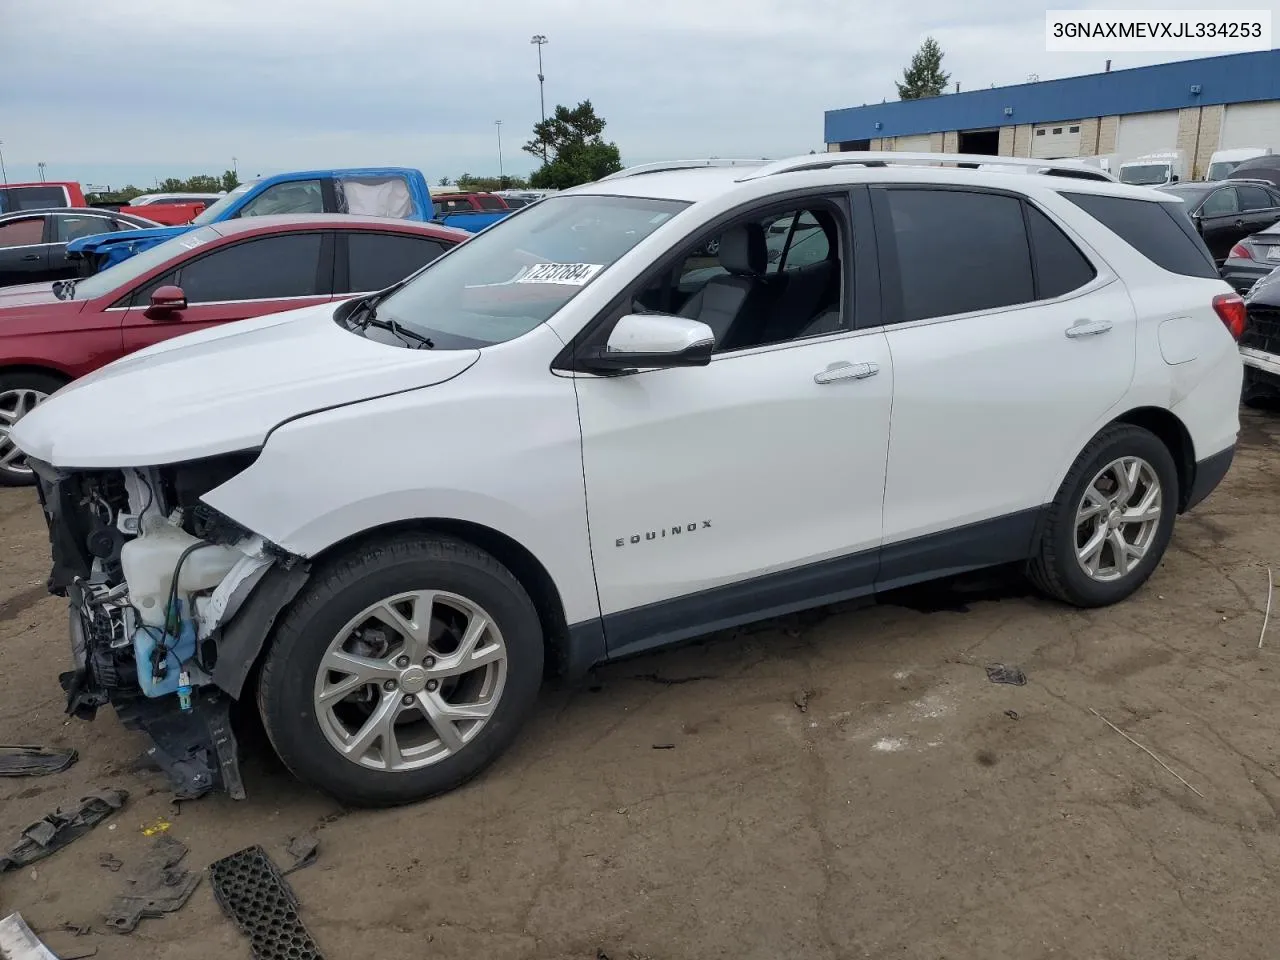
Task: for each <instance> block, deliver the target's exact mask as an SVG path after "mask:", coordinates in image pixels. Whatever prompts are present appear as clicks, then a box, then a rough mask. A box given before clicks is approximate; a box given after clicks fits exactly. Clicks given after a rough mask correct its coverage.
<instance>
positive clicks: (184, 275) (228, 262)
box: [123, 230, 333, 352]
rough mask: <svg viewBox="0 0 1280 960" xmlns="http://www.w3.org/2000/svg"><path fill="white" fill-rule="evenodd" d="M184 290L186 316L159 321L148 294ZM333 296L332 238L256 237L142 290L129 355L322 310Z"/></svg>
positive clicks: (133, 311)
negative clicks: (179, 339) (224, 327)
mask: <svg viewBox="0 0 1280 960" xmlns="http://www.w3.org/2000/svg"><path fill="white" fill-rule="evenodd" d="M162 286H177V287H181V288H182V291H183V293H185V294H186V297H187V308H186V309H185V310H177V311H171V312H166V313H163V314H155V313H153V312H152V311H150V310H149V309H148V308H149V305H150V301H151V293H152V291H154V290H155V289H156V288H158V287H162ZM332 290H333V235H332V234H330V233H327V232H322V231H319V230H312V231H306V232H299V233H281V234H272V235H270V236H266V237H254V238H250V239H246V240H242V241H240V242H239V243H233V244H229V245H227V246H223V247H219V248H218V249H216V250H213V251H211V252H209V253H207V254H204V255H203V256H193V257H192V258H191V259H189V260H187V261H185V262H183V263H182V264H181V265H179V266H178V267H176V268H175V269H173V270H170V271H168V272H167V273H165V274H164V275H163V276H160V277H156V278H155V279H154V280H152V281H150V282H149V283H147V284H146V285H145V286H143V287H141V288H139V289H137V290H135V291H134V293H133V294H132V296H131V298H130V301H129V310H128V311H127V312H126V314H125V318H124V325H123V337H124V346H125V350H126V351H127V352H132V351H134V350H140V349H142V348H143V347H148V346H150V345H151V344H153V343H159V342H160V341H162V340H167V339H169V338H170V337H176V336H179V335H181V334H184V333H189V332H191V331H193V330H201V329H204V328H205V327H211V326H216V325H217V324H221V323H229V322H231V321H234V320H243V319H246V318H247V317H258V316H262V315H263V314H268V313H279V312H280V311H282V310H293V309H297V308H299V307H307V306H311V305H313V304H317V303H324V302H325V301H327V300H329V299H330V298H331V296H332Z"/></svg>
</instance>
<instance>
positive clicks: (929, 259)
mask: <svg viewBox="0 0 1280 960" xmlns="http://www.w3.org/2000/svg"><path fill="white" fill-rule="evenodd" d="M884 195H885V197H886V199H887V206H888V212H889V216H890V221H891V225H892V228H893V242H894V244H895V246H896V248H897V253H898V271H899V274H900V276H901V282H902V307H903V316H902V320H904V321H908V322H909V321H912V320H926V319H930V318H932V317H947V316H952V315H954V314H958V313H969V312H971V311H975V310H993V309H996V308H999V307H1007V306H1011V305H1013V304H1018V303H1029V302H1030V301H1032V300H1034V299H1035V284H1034V282H1033V279H1032V274H1031V251H1030V249H1029V247H1028V245H1027V232H1026V228H1025V227H1024V226H1023V222H1022V204H1021V202H1020V201H1019V200H1018V199H1017V198H1016V197H1007V196H1001V195H999V194H991V193H969V192H965V191H959V190H911V189H908V190H898V189H890V190H886V191H885V193H884Z"/></svg>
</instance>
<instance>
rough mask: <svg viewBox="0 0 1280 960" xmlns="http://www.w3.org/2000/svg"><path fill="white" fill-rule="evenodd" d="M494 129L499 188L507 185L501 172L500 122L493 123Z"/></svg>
mask: <svg viewBox="0 0 1280 960" xmlns="http://www.w3.org/2000/svg"><path fill="white" fill-rule="evenodd" d="M493 125H494V127H496V128H497V130H498V184H499V186H501V187H505V186H506V185H507V178H506V176H505V174H504V173H503V171H502V121H501V120H495V121H493Z"/></svg>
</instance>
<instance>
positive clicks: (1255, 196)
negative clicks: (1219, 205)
mask: <svg viewBox="0 0 1280 960" xmlns="http://www.w3.org/2000/svg"><path fill="white" fill-rule="evenodd" d="M1236 196H1238V197H1239V198H1240V209H1241V210H1246V211H1248V210H1269V209H1271V208H1272V207H1274V206H1275V205H1276V203H1275V200H1273V199H1272V197H1271V195H1270V194H1269V193H1267V191H1265V190H1263V189H1262V188H1261V187H1236Z"/></svg>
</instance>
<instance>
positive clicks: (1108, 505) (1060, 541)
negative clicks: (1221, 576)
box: [1027, 424, 1178, 607]
mask: <svg viewBox="0 0 1280 960" xmlns="http://www.w3.org/2000/svg"><path fill="white" fill-rule="evenodd" d="M1177 509H1178V471H1177V468H1176V467H1175V466H1174V462H1173V457H1172V455H1171V454H1170V453H1169V449H1168V448H1167V447H1166V446H1165V445H1164V443H1163V442H1162V441H1161V440H1160V439H1159V438H1158V437H1157V436H1156V435H1155V434H1153V433H1151V432H1150V431H1149V430H1144V429H1143V428H1141V427H1137V426H1133V425H1132V424H1114V425H1112V426H1110V427H1107V428H1106V429H1105V430H1103V431H1102V432H1101V433H1099V434H1098V435H1097V436H1096V437H1094V439H1093V440H1092V441H1091V442H1090V443H1089V445H1088V446H1087V447H1085V449H1084V451H1083V452H1082V453H1081V454H1080V456H1079V457H1077V458H1076V461H1075V463H1074V464H1072V466H1071V469H1070V470H1069V471H1068V472H1067V477H1066V479H1065V480H1063V481H1062V486H1061V487H1060V488H1059V490H1058V495H1057V497H1055V498H1054V501H1053V504H1052V505H1051V506H1050V508H1049V515H1048V519H1047V521H1046V523H1045V525H1044V530H1043V533H1042V535H1041V538H1040V544H1039V546H1038V549H1037V553H1036V555H1035V556H1034V557H1033V558H1032V560H1031V562H1030V564H1029V565H1028V571H1027V572H1028V575H1029V576H1030V578H1031V581H1032V582H1033V583H1034V584H1035V585H1036V586H1037V587H1038V588H1039V589H1040V591H1041V592H1042V593H1045V594H1046V595H1048V596H1050V597H1053V598H1055V599H1058V600H1062V601H1063V602H1065V603H1069V604H1072V605H1073V606H1077V607H1102V606H1107V605H1108V604H1112V603H1117V602H1119V601H1120V600H1123V599H1125V598H1126V597H1128V596H1129V595H1130V594H1132V593H1133V592H1134V591H1135V590H1137V589H1138V588H1139V587H1140V586H1142V585H1143V584H1144V583H1145V582H1146V581H1147V578H1149V577H1150V576H1151V574H1152V573H1153V572H1154V571H1155V568H1156V567H1157V566H1158V565H1159V563H1160V560H1161V558H1162V557H1163V556H1164V552H1165V550H1166V548H1167V547H1168V546H1169V540H1170V538H1171V537H1172V536H1173V522H1174V518H1175V517H1176V515H1177Z"/></svg>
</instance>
